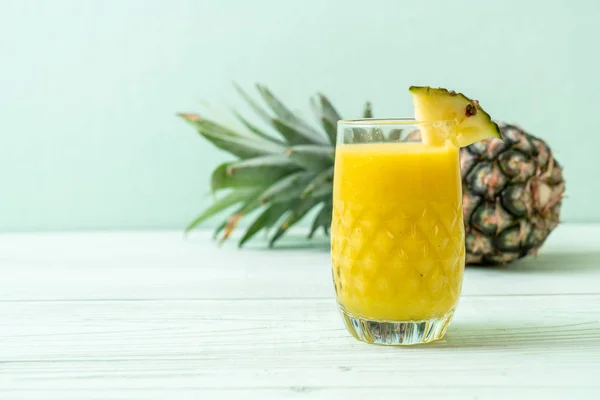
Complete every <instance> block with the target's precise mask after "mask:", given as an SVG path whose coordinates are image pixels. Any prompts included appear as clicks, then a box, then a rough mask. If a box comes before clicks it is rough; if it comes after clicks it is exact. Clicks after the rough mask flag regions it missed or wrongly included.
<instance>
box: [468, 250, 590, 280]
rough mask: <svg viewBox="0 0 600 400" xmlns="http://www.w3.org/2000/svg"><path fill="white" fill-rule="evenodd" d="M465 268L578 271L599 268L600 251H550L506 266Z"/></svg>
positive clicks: (515, 270)
mask: <svg viewBox="0 0 600 400" xmlns="http://www.w3.org/2000/svg"><path fill="white" fill-rule="evenodd" d="M467 268H474V269H477V268H481V269H483V268H485V269H487V270H489V271H497V272H498V273H513V274H536V275H537V274H540V273H578V272H586V271H589V270H596V269H600V251H598V252H596V251H595V252H575V251H574V252H560V253H558V252H551V253H542V254H540V255H538V256H537V257H534V256H529V257H526V258H524V259H521V260H518V261H515V262H513V263H511V264H508V265H507V266H499V267H479V266H469V267H467Z"/></svg>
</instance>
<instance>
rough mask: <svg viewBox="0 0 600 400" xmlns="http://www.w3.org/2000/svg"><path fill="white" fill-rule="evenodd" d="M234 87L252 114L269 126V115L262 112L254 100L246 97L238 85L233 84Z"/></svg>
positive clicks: (270, 118)
mask: <svg viewBox="0 0 600 400" xmlns="http://www.w3.org/2000/svg"><path fill="white" fill-rule="evenodd" d="M234 86H235V89H236V90H237V92H238V93H239V95H240V96H242V98H243V99H244V100H245V101H246V103H248V105H249V106H250V108H252V110H254V112H255V113H257V114H258V116H259V117H261V118H262V119H263V120H264V121H265V122H267V123H268V124H271V120H272V117H271V116H270V115H269V113H267V112H266V111H265V110H263V109H262V108H261V107H260V106H259V105H258V103H257V102H256V101H254V99H253V98H252V97H250V95H248V93H246V92H245V91H244V90H243V89H242V88H241V87H240V86H239V85H238V84H236V83H234Z"/></svg>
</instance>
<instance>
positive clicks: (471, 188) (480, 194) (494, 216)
mask: <svg viewBox="0 0 600 400" xmlns="http://www.w3.org/2000/svg"><path fill="white" fill-rule="evenodd" d="M496 123H497V125H498V127H499V128H500V135H501V137H502V139H498V138H490V139H485V140H482V141H479V142H476V143H473V144H472V145H470V146H467V147H464V148H461V150H460V166H461V174H462V189H463V216H464V222H465V234H466V236H465V243H466V264H467V265H489V266H493V265H506V264H508V263H510V262H512V261H515V260H517V259H519V258H523V257H525V256H527V255H531V254H533V255H536V254H537V252H538V250H539V248H540V247H541V246H542V245H543V244H544V242H545V241H546V239H547V238H548V235H550V233H551V232H552V231H553V230H554V228H556V226H557V225H558V224H559V220H560V209H561V204H562V199H563V195H564V192H565V180H564V177H563V168H562V167H561V165H560V164H559V163H558V161H556V159H555V158H554V156H553V154H552V150H551V149H550V147H549V146H548V144H547V143H546V142H545V141H543V140H542V139H540V138H538V137H536V136H533V135H531V134H529V133H527V132H526V131H525V130H523V129H522V128H520V127H518V126H517V125H511V124H507V123H501V122H496ZM406 140H420V134H419V132H411V133H409V135H408V137H407V138H406Z"/></svg>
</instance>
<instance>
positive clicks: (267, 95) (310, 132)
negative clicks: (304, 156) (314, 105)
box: [256, 84, 324, 143]
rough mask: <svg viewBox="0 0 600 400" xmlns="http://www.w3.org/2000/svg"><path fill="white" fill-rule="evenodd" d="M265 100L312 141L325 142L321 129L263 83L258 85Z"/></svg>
mask: <svg viewBox="0 0 600 400" xmlns="http://www.w3.org/2000/svg"><path fill="white" fill-rule="evenodd" d="M256 87H257V89H258V91H259V92H260V94H261V96H262V98H263V100H264V101H265V103H267V105H268V106H269V107H270V108H271V109H272V110H273V112H274V113H275V115H277V117H278V119H279V120H280V121H282V122H285V123H286V124H287V125H290V126H293V127H294V128H295V129H296V130H297V131H299V132H301V133H302V134H303V135H304V136H306V137H307V138H309V139H311V142H312V143H324V138H323V136H322V135H321V133H320V132H319V131H317V130H316V129H314V128H313V127H312V126H310V125H309V124H308V123H306V121H304V120H302V119H301V118H299V117H298V116H296V114H294V113H293V112H291V111H290V110H289V109H288V108H287V107H286V106H285V105H284V104H283V103H282V102H281V101H280V100H279V99H278V98H277V97H275V95H273V93H272V92H271V91H270V90H269V88H267V87H266V86H263V85H259V84H257V85H256Z"/></svg>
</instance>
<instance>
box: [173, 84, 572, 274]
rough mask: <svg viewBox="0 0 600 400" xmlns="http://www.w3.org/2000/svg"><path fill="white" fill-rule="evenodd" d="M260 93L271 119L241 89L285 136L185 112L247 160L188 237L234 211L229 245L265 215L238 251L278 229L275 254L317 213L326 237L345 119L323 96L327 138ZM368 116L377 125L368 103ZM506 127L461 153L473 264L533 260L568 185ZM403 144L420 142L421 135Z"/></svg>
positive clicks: (227, 166)
mask: <svg viewBox="0 0 600 400" xmlns="http://www.w3.org/2000/svg"><path fill="white" fill-rule="evenodd" d="M257 88H258V92H259V93H260V95H261V97H262V99H263V100H264V102H265V103H266V104H267V105H268V107H269V108H270V111H271V112H269V111H266V110H264V109H263V108H261V107H260V106H259V105H258V104H257V103H256V102H255V101H254V100H253V99H252V98H251V97H250V96H248V95H247V94H246V93H245V92H244V91H243V90H241V89H240V88H239V87H238V88H237V89H238V92H239V93H240V95H241V96H242V97H243V98H244V99H245V100H246V101H247V102H248V104H249V105H250V106H251V108H252V109H253V110H254V111H255V112H256V113H257V114H258V115H259V116H260V117H261V119H263V120H264V122H266V123H267V124H268V125H270V126H271V127H272V128H273V130H274V131H275V132H276V133H277V134H278V135H277V136H274V135H272V134H271V133H270V132H266V131H264V130H263V129H261V128H259V127H257V126H256V125H254V124H252V123H250V122H249V121H248V120H246V119H245V118H243V117H242V116H240V115H238V114H236V116H237V117H238V119H239V121H240V122H241V124H242V125H244V126H245V128H246V130H247V133H239V132H237V131H234V130H232V129H230V128H228V127H225V126H223V125H220V124H217V123H215V122H213V121H210V120H207V119H204V118H202V117H201V116H199V115H198V114H190V113H185V114H180V116H181V117H183V118H184V119H185V120H186V121H188V122H189V123H191V124H192V125H193V126H194V127H195V128H196V129H197V130H198V132H199V133H200V134H201V135H202V136H203V137H205V138H206V139H208V140H209V141H211V142H212V143H213V144H215V145H216V146H217V147H219V148H221V149H223V150H225V151H227V152H229V153H231V154H233V155H235V156H236V157H238V158H239V160H237V161H232V162H227V163H224V164H221V165H219V166H218V167H217V168H216V169H215V170H214V171H213V173H212V177H211V189H212V191H213V192H219V191H223V190H225V191H227V194H226V195H224V196H222V197H219V198H218V199H217V200H216V201H215V202H214V203H213V204H212V205H211V206H209V207H208V208H207V209H206V210H205V211H204V212H203V213H201V214H200V215H199V216H198V217H197V218H196V219H195V220H194V221H193V222H192V223H191V224H190V225H189V226H188V228H187V230H188V231H189V230H192V229H194V228H195V227H197V226H198V225H199V224H200V223H202V222H203V221H205V220H206V219H208V218H210V217H212V216H213V215H215V214H218V213H221V212H224V211H226V210H228V209H230V208H232V207H234V206H236V208H235V209H234V211H233V212H230V214H229V216H228V218H227V219H226V220H225V221H223V223H222V224H221V225H220V226H219V227H218V228H217V229H216V231H215V236H217V235H219V234H220V233H221V232H223V235H222V238H221V240H225V239H227V238H228V237H229V236H230V234H231V232H232V231H233V230H234V229H235V228H236V226H237V225H238V223H239V221H240V219H241V218H242V217H243V216H244V215H246V214H249V213H251V212H253V211H256V210H257V209H261V212H260V213H259V214H258V216H256V217H255V219H254V221H253V222H252V223H251V224H250V226H249V227H248V228H247V230H246V232H245V233H244V235H243V236H242V237H241V239H240V241H239V245H240V246H242V245H243V244H244V243H246V242H247V241H248V240H249V239H251V238H252V237H253V236H254V235H256V234H257V233H258V232H259V231H261V230H269V229H271V228H273V227H274V228H275V233H274V234H272V236H271V238H270V240H269V244H270V245H271V246H272V245H273V244H274V243H275V242H276V241H277V240H278V239H279V238H280V237H281V236H282V235H283V234H284V233H285V232H286V231H287V230H288V229H289V228H290V227H291V226H293V225H294V224H296V223H298V222H299V221H300V220H301V219H302V218H303V217H304V216H305V215H306V214H307V213H308V212H309V211H310V210H312V209H313V208H315V207H319V211H318V213H317V214H316V216H315V218H314V220H313V221H312V226H311V229H310V233H309V237H312V236H313V235H314V233H315V232H316V231H317V229H319V228H322V229H323V230H324V232H325V233H327V232H328V229H329V226H330V224H331V215H332V201H331V194H332V183H333V157H334V151H335V144H336V125H337V121H338V120H339V119H341V117H340V116H339V114H338V112H337V111H336V110H335V108H334V107H333V105H332V104H331V103H330V102H329V100H328V99H327V98H326V97H325V96H324V95H318V96H317V97H316V99H313V102H312V105H313V109H314V111H315V112H316V115H317V119H318V120H319V123H320V125H321V127H322V131H321V130H317V129H316V128H314V127H313V126H312V125H310V124H308V123H307V122H305V121H303V120H302V119H300V118H299V117H298V116H297V115H295V114H294V113H292V112H291V111H290V110H289V109H288V108H287V107H285V106H284V105H283V104H282V103H281V102H280V101H279V100H278V99H277V98H276V97H275V96H274V95H273V94H272V93H271V92H270V90H269V89H268V88H266V87H264V86H262V85H257ZM364 116H365V117H372V112H371V107H370V104H369V103H367V105H366V107H365V111H364ZM498 125H499V127H500V131H501V135H502V137H503V141H502V140H500V139H487V140H484V141H481V142H477V143H475V144H473V145H470V146H468V147H466V148H463V149H461V168H462V174H463V211H464V220H465V227H466V250H467V260H466V261H467V264H505V263H508V262H510V261H513V260H515V259H517V258H520V257H524V256H525V255H527V254H530V253H535V252H536V251H537V249H538V248H539V247H540V246H541V245H542V244H543V243H544V241H545V240H546V237H547V236H548V234H549V233H550V232H551V231H552V230H553V229H554V228H555V227H556V225H557V224H558V220H559V213H560V204H561V200H562V195H563V192H564V188H565V183H564V180H563V177H562V168H561V167H560V166H559V164H558V162H556V160H555V159H554V158H553V156H552V152H551V151H550V149H549V147H548V145H547V144H546V143H545V142H544V141H542V140H541V139H538V138H536V137H534V136H532V135H529V134H528V133H526V132H524V131H523V130H521V129H520V128H518V127H516V126H513V125H507V124H501V123H500V124H498ZM404 139H405V140H416V139H418V133H410V134H409V135H408V136H407V137H406V138H404ZM395 140H398V139H395Z"/></svg>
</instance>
